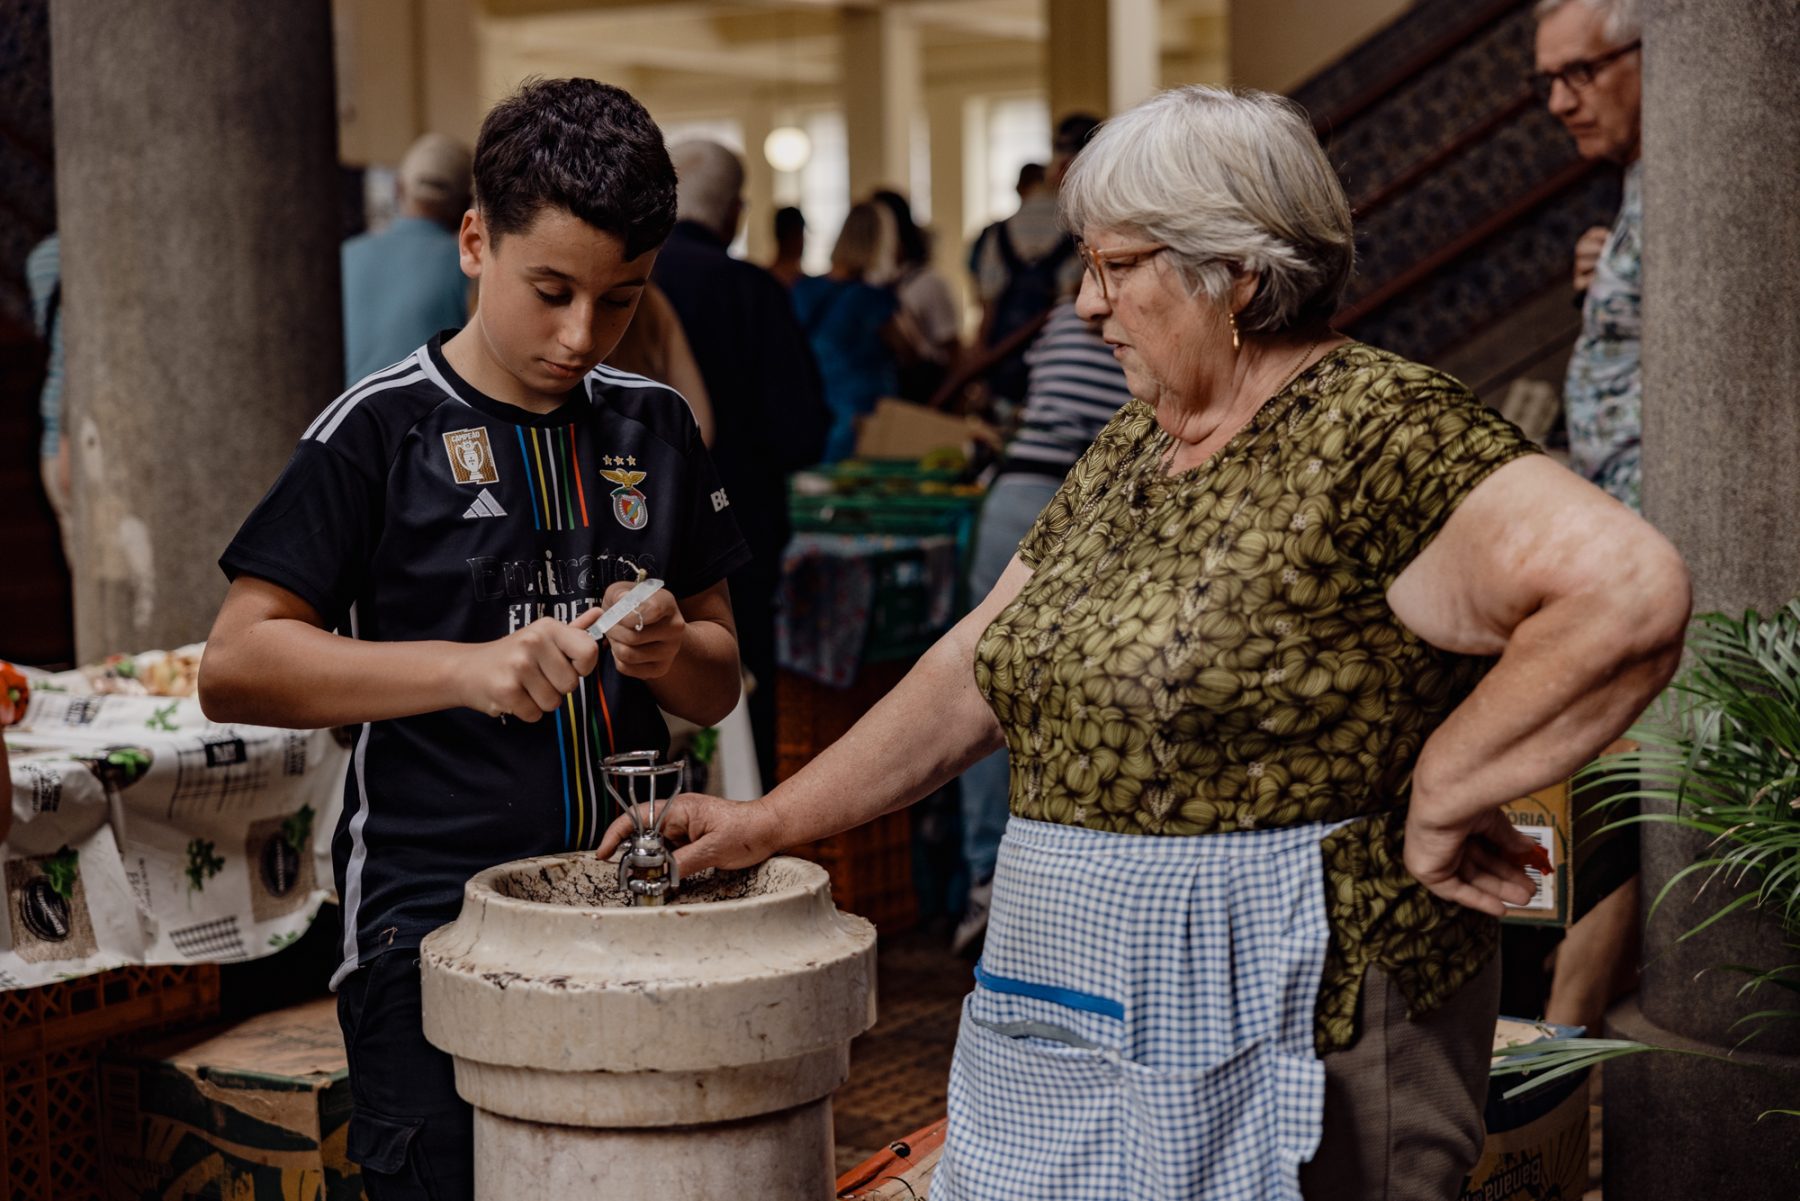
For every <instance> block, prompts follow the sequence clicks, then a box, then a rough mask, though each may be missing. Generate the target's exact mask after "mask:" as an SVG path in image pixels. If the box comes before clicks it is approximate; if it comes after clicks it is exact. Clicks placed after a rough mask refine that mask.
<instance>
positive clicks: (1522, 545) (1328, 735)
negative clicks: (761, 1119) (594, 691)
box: [609, 87, 1688, 1201]
mask: <svg viewBox="0 0 1800 1201" xmlns="http://www.w3.org/2000/svg"><path fill="white" fill-rule="evenodd" d="M1061 203H1062V206H1063V212H1064V217H1065V220H1066V221H1067V223H1068V225H1069V226H1070V228H1071V229H1073V230H1074V231H1076V232H1077V233H1078V234H1079V236H1080V238H1081V241H1082V253H1083V256H1084V258H1085V261H1086V265H1087V275H1086V278H1085V280H1084V282H1083V285H1082V291H1081V297H1080V310H1081V312H1082V313H1083V314H1084V315H1086V316H1088V317H1090V318H1092V319H1095V320H1097V321H1099V322H1100V325H1101V330H1102V333H1103V335H1104V337H1105V338H1106V340H1107V341H1108V342H1109V343H1111V344H1112V345H1113V347H1114V353H1115V355H1116V356H1117V357H1118V359H1119V361H1120V363H1121V364H1122V365H1123V367H1124V369H1125V374H1126V377H1127V382H1128V383H1129V384H1130V387H1131V392H1132V395H1133V397H1134V399H1133V400H1132V401H1131V403H1129V404H1127V405H1125V407H1124V408H1123V409H1122V410H1121V411H1120V413H1119V415H1118V417H1117V418H1115V419H1114V420H1113V421H1112V423H1111V424H1110V425H1109V426H1108V427H1107V428H1106V430H1105V431H1104V432H1103V433H1102V434H1101V435H1100V437H1099V438H1098V440H1097V441H1096V442H1095V444H1094V446H1093V447H1092V449H1091V450H1089V452H1088V453H1087V455H1086V456H1085V457H1084V458H1083V459H1082V460H1081V461H1080V463H1079V464H1078V465H1077V466H1076V467H1075V469H1074V470H1073V471H1072V472H1071V473H1070V475H1069V477H1068V479H1067V480H1066V481H1065V483H1064V484H1063V486H1062V489H1061V491H1059V492H1058V493H1057V495H1056V497H1055V499H1054V500H1052V501H1051V502H1050V504H1049V506H1048V507H1047V508H1046V509H1045V510H1044V512H1043V514H1042V515H1041V516H1040V517H1039V519H1038V522H1037V525H1036V526H1035V527H1034V528H1033V529H1032V531H1031V532H1030V533H1029V534H1028V535H1027V537H1026V538H1025V540H1024V542H1023V543H1022V544H1021V545H1020V546H1019V550H1018V554H1017V556H1016V558H1015V559H1014V560H1013V562H1012V564H1011V566H1010V567H1009V568H1008V569H1007V571H1006V572H1005V574H1004V575H1003V576H1002V577H1001V579H1000V581H999V583H998V584H997V585H996V586H995V588H994V590H993V591H992V593H990V594H989V596H988V597H987V599H986V600H985V601H984V602H983V603H982V604H981V605H980V606H979V607H978V608H977V609H976V610H975V612H974V613H972V614H971V615H970V616H969V617H968V618H967V619H965V620H964V621H963V622H962V623H960V624H959V625H958V626H956V628H955V629H953V630H952V631H951V632H950V633H949V634H947V635H945V637H944V638H943V640H942V641H941V642H939V643H938V645H937V646H935V647H934V648H933V649H932V650H931V651H930V652H929V653H928V654H927V655H926V656H925V657H924V658H923V659H922V660H921V661H920V662H919V664H918V666H917V667H916V668H915V669H914V670H913V671H912V673H911V674H910V675H908V676H907V678H906V679H905V681H904V682H903V683H901V684H900V685H899V686H898V687H897V688H896V689H895V690H894V691H893V693H892V694H891V695H889V696H888V697H887V698H886V699H885V700H883V701H882V703H881V704H880V705H878V706H877V707H876V708H875V709H874V710H872V711H871V712H870V713H869V714H868V715H867V716H866V717H864V719H863V720H862V721H861V722H860V723H858V725H857V726H856V727H855V728H854V729H853V730H851V731H850V733H848V734H846V735H845V736H844V738H843V739H841V740H840V741H839V742H838V743H837V744H836V745H834V746H832V747H831V748H829V749H828V750H826V751H825V752H824V753H823V754H821V755H820V756H819V757H818V758H817V760H815V761H814V762H813V763H812V764H810V765H809V766H808V767H807V768H806V770H804V771H802V772H800V773H799V774H798V775H796V776H795V777H793V778H792V779H790V780H788V781H787V782H785V783H784V784H782V785H781V786H780V787H779V788H777V789H776V790H775V791H774V792H773V793H771V794H770V795H769V796H768V797H766V798H764V799H763V800H761V801H759V802H755V803H751V804H736V803H729V802H723V801H719V800H717V799H714V798H706V797H698V796H690V797H686V798H683V799H682V800H681V801H679V802H677V805H676V806H675V808H674V810H673V816H672V818H671V820H670V828H671V829H673V830H674V831H675V832H676V833H677V834H678V835H680V836H681V837H683V838H684V839H686V840H688V845H686V846H685V847H683V848H682V850H681V852H680V854H679V855H678V858H679V859H680V861H681V865H682V869H683V871H684V872H685V871H692V870H695V869H699V868H702V867H706V866H708V865H715V864H717V865H740V864H748V863H752V862H755V861H757V860H760V859H761V858H763V857H764V856H766V855H768V854H770V853H771V852H773V851H775V850H776V849H778V848H780V847H785V846H791V845H793V844H796V843H800V842H805V841H807V840H809V839H813V838H817V837H820V836H822V835H825V834H827V833H830V832H832V831H836V830H841V829H844V828H845V827H848V826H851V825H853V824H855V823H858V822H862V821H865V820H867V819H869V818H871V817H873V816H875V815H876V814H879V813H882V812H885V811H887V810H891V809H895V808H898V807H900V806H902V805H905V804H907V803H909V802H910V801H912V800H914V799H915V798H917V797H919V796H920V795H922V794H924V793H926V792H928V791H929V790H930V789H932V788H933V787H934V786H936V785H937V784H938V783H939V782H940V781H943V780H945V779H947V778H948V777H950V776H952V775H955V774H956V773H957V772H958V771H959V770H961V769H962V768H964V767H965V766H967V765H968V764H969V763H971V762H972V761H974V760H975V759H977V758H979V757H980V756H981V755H983V754H984V753H986V752H988V751H989V750H991V749H993V748H996V747H999V746H1000V745H1002V744H1003V743H1004V745H1005V746H1006V748H1007V750H1008V751H1009V753H1010V756H1011V764H1012V766H1011V771H1012V792H1011V807H1012V818H1011V821H1010V823H1009V825H1008V828H1007V832H1006V837H1005V840H1004V842H1003V843H1002V846H1001V851H1000V859H999V863H998V866H997V872H996V876H995V880H994V896H993V908H992V913H991V919H990V925H989V931H988V938H987V945H986V952H985V955H984V957H983V960H982V962H981V964H980V965H979V966H978V967H977V969H976V973H975V982H976V983H975V989H974V991H973V993H972V994H971V995H970V996H969V998H968V1000H967V1001H966V1002H965V1006H964V1011H963V1023H962V1029H961V1034H960V1037H959V1039H958V1044H957V1052H956V1059H955V1063H954V1066H953V1067H952V1069H951V1079H950V1128H949V1129H950V1133H949V1141H948V1144H947V1150H946V1153H945V1157H944V1160H943V1162H942V1165H941V1167H940V1169H939V1172H938V1175H937V1178H936V1180H935V1181H934V1183H933V1186H932V1197H933V1201H946V1199H949V1201H966V1199H973V1198H981V1199H994V1201H999V1199H1002V1198H1005V1199H1017V1198H1023V1197H1030V1198H1034V1199H1043V1198H1071V1199H1076V1198H1079V1199H1082V1201H1093V1199H1095V1198H1112V1197H1118V1198H1127V1197H1129V1198H1133V1199H1140V1198H1169V1199H1175V1198H1206V1199H1207V1201H1221V1199H1233V1198H1244V1199H1247V1201H1248V1199H1252V1198H1254V1199H1264V1198H1298V1197H1306V1198H1325V1197H1330V1198H1336V1199H1343V1198H1363V1197H1367V1198H1387V1199H1399V1198H1420V1199H1424V1198H1432V1199H1434V1201H1441V1199H1442V1198H1445V1197H1453V1196H1455V1195H1456V1192H1457V1189H1458V1187H1459V1184H1460V1180H1461V1177H1462V1175H1463V1173H1464V1172H1465V1171H1466V1170H1467V1168H1468V1167H1469V1166H1470V1165H1471V1164H1472V1163H1473V1162H1474V1160H1475V1158H1476V1156H1477V1154H1478V1152H1479V1150H1480V1143H1481V1138H1482V1125H1481V1109H1482V1101H1483V1097H1484V1093H1485V1087H1486V1079H1487V1062H1488V1053H1489V1044H1490V1040H1491V1036H1492V1031H1493V1021H1494V1015H1495V1008H1496V1004H1497V1000H1496V997H1497V985H1498V978H1497V977H1498V968H1497V966H1496V964H1495V959H1494V950H1495V943H1496V937H1497V926H1496V923H1495V920H1494V919H1495V917H1496V916H1498V915H1499V914H1500V913H1501V912H1502V909H1503V905H1504V903H1505V902H1508V901H1511V902H1515V903H1516V902H1521V901H1523V900H1525V899H1526V898H1527V897H1528V895H1529V887H1528V884H1527V878H1526V876H1525V873H1524V872H1523V870H1522V869H1521V867H1520V866H1519V865H1520V863H1522V862H1524V861H1525V860H1526V859H1527V855H1526V851H1527V848H1528V844H1527V843H1526V842H1525V840H1524V839H1523V838H1522V837H1521V836H1519V835H1518V834H1517V833H1516V832H1514V831H1513V830H1512V828H1511V827H1510V826H1509V825H1508V823H1507V821H1506V820H1505V818H1504V817H1503V816H1502V814H1501V812H1500V806H1501V805H1502V804H1503V803H1505V802H1506V801H1508V800H1510V799H1512V798H1514V797H1518V796H1521V795H1523V794H1524V793H1526V792H1529V791H1530V790H1532V789H1534V788H1537V787H1539V786H1542V785H1544V784H1546V783H1549V782H1550V781H1553V780H1556V779H1559V778H1561V777H1564V776H1567V775H1568V774H1569V773H1570V772H1571V771H1573V770H1574V769H1575V768H1577V767H1579V766H1580V765H1581V764H1583V763H1584V762H1586V761H1587V760H1588V759H1590V758H1591V757H1592V756H1593V755H1594V754H1595V753H1596V752H1597V751H1598V750H1599V749H1600V748H1601V747H1602V746H1604V745H1605V744H1606V743H1607V742H1608V741H1609V740H1610V739H1612V738H1613V737H1614V736H1615V735H1616V734H1618V732H1619V731H1620V730H1622V729H1623V728H1624V727H1625V726H1626V725H1628V724H1629V723H1630V721H1631V720H1632V719H1633V718H1634V717H1635V716H1636V715H1637V714H1638V713H1639V711H1640V710H1641V709H1642V708H1643V707H1644V705H1645V704H1646V703H1647V702H1648V700H1649V699H1650V698H1651V697H1652V696H1653V695H1654V694H1655V693H1656V691H1657V690H1658V689H1659V688H1660V687H1661V686H1662V684H1663V683H1664V682H1665V681H1666V680H1667V679H1668V677H1669V675H1670V674H1671V673H1672V671H1673V669H1674V666H1675V663H1676V659H1677V657H1678V654H1679V643H1680V638H1681V634H1682V631H1683V628H1684V625H1685V621H1686V618H1687V614H1688V585H1687V576H1686V573H1685V570H1684V568H1683V566H1682V564H1681V561H1680V559H1679V558H1678V557H1677V556H1676V554H1675V552H1674V551H1673V550H1672V549H1671V548H1670V546H1669V545H1668V544H1667V543H1666V542H1665V541H1664V540H1663V539H1662V538H1661V537H1659V536H1658V535H1657V534H1656V533H1655V531H1653V530H1652V529H1651V528H1650V527H1649V526H1647V525H1646V524H1644V522H1643V521H1641V520H1640V519H1639V518H1637V517H1636V516H1634V515H1633V514H1632V513H1631V512H1630V511H1629V510H1627V509H1626V508H1625V507H1624V506H1622V505H1620V504H1618V503H1617V502H1616V501H1613V500H1611V499H1610V498H1608V497H1607V496H1606V495H1605V494H1604V493H1602V492H1601V491H1599V490H1598V489H1596V488H1595V487H1593V486H1592V485H1590V484H1588V483H1586V482H1585V481H1583V480H1581V479H1580V478H1579V477H1577V476H1575V475H1573V474H1572V473H1570V472H1568V471H1566V470H1564V469H1562V468H1561V467H1558V466H1557V465H1556V464H1554V463H1552V462H1551V461H1549V460H1548V459H1546V458H1545V457H1544V456H1542V455H1540V454H1537V453H1535V448H1534V447H1532V446H1531V445H1529V444H1528V443H1527V442H1526V441H1525V440H1524V439H1523V438H1522V437H1521V436H1520V434H1519V433H1518V432H1517V431H1516V430H1515V429H1514V428H1513V427H1512V426H1510V425H1509V424H1507V423H1506V422H1505V421H1504V420H1502V419H1501V418H1500V417H1499V416H1498V415H1496V414H1495V413H1493V412H1491V411H1490V410H1488V409H1486V408H1484V407H1483V406H1482V405H1481V404H1480V403H1478V402H1477V401H1476V400H1475V399H1474V397H1472V396H1471V395H1470V394H1469V392H1468V391H1467V389H1465V388H1464V387H1463V386H1462V385H1460V384H1459V383H1457V382H1456V381H1455V380H1453V379H1450V378H1449V377H1447V376H1445V375H1442V374H1440V373H1438V372H1436V371H1433V370H1431V369H1429V368H1426V367H1422V366H1419V365H1417V364H1414V363H1409V362H1406V361H1405V360H1402V359H1400V358H1397V357H1395V356H1394V355H1391V354H1388V353H1386V352H1384V351H1381V350H1377V349H1375V348H1373V347H1370V346H1364V345H1360V344H1357V343H1355V342H1352V341H1349V340H1347V339H1345V338H1343V337H1341V336H1339V335H1336V334H1334V333H1332V332H1331V330H1330V328H1329V327H1328V325H1327V321H1328V319H1329V318H1330V316H1331V314H1332V312H1333V310H1334V309H1335V308H1336V306H1337V303H1338V297H1339V294H1340V291H1341V290H1342V288H1343V285H1344V281H1345V279H1346V277H1347V276H1348V275H1349V273H1350V264H1351V244H1352V242H1351V228H1350V214H1349V209H1348V206H1347V204H1346V203H1345V199H1344V194H1343V191H1342V189H1341V187H1340V185H1339V183H1338V181H1337V179H1336V177H1335V175H1334V174H1333V172H1332V170H1331V167H1330V165H1329V164H1328V163H1327V161H1326V159H1325V156H1324V155H1323V154H1322V153H1321V151H1320V149H1319V146H1318V143H1317V141H1316V140H1315V139H1314V137H1313V134H1312V130H1311V128H1310V125H1309V123H1308V122H1307V120H1306V118H1305V116H1304V114H1302V113H1301V112H1300V111H1299V110H1298V109H1297V108H1296V107H1295V106H1294V105H1292V104H1291V103H1289V102H1288V101H1285V100H1282V99H1280V98H1278V97H1275V96H1270V95H1265V94H1261V93H1255V92H1250V93H1236V94H1234V93H1228V92H1224V91H1220V90H1217V89H1213V88H1199V87H1194V88H1183V89H1180V90H1177V91H1172V92H1166V93H1164V94H1162V95H1160V96H1158V97H1156V98H1154V99H1152V100H1150V101H1148V102H1147V103H1145V104H1144V105H1142V106H1140V107H1139V108H1136V109H1134V110H1132V111H1131V112H1128V113H1126V114H1124V115H1123V116H1121V117H1118V118H1117V119H1115V120H1113V121H1111V122H1109V123H1108V124H1107V125H1105V126H1103V127H1102V128H1101V130H1100V132H1099V133H1098V134H1097V135H1096V137H1095V138H1094V140H1093V141H1092V142H1091V143H1090V145H1089V146H1088V148H1087V149H1086V150H1084V151H1083V152H1082V154H1081V156H1080V157H1079V158H1078V159H1077V160H1076V162H1075V164H1074V166H1073V168H1072V169H1071V170H1070V172H1069V175H1068V178H1067V180H1066V182H1065V183H1064V186H1063V191H1062V201H1061ZM616 831H617V827H615V832H616ZM609 845H610V844H609Z"/></svg>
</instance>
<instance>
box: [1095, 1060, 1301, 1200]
mask: <svg viewBox="0 0 1800 1201" xmlns="http://www.w3.org/2000/svg"><path fill="white" fill-rule="evenodd" d="M1272 1060H1273V1053H1272V1052H1271V1050H1270V1049H1269V1048H1268V1047H1267V1046H1265V1045H1263V1044H1260V1043H1258V1044H1252V1045H1251V1046H1248V1047H1245V1048H1243V1049H1242V1050H1240V1051H1239V1052H1238V1053H1237V1054H1235V1055H1233V1056H1231V1057H1230V1058H1228V1059H1225V1060H1223V1061H1221V1062H1219V1063H1217V1064H1213V1065H1212V1066H1209V1067H1206V1068H1203V1069H1200V1070H1197V1071H1172V1070H1168V1069H1163V1068H1147V1067H1144V1066H1143V1065H1141V1064H1135V1063H1129V1062H1126V1061H1124V1060H1117V1061H1115V1062H1114V1064H1113V1067H1114V1069H1115V1071H1116V1073H1117V1076H1116V1079H1117V1087H1118V1090H1119V1094H1120V1100H1119V1108H1120V1112H1121V1118H1122V1122H1121V1125H1122V1134H1123V1137H1124V1139H1125V1161H1126V1175H1125V1177H1124V1178H1123V1180H1122V1181H1121V1182H1120V1183H1121V1184H1123V1185H1124V1186H1125V1187H1123V1188H1121V1189H1120V1190H1119V1191H1118V1194H1117V1195H1119V1196H1128V1197H1131V1198H1133V1199H1134V1201H1136V1199H1139V1198H1141V1199H1142V1201H1190V1199H1192V1198H1200V1197H1257V1198H1265V1199H1267V1201H1289V1199H1291V1201H1300V1190H1299V1177H1298V1173H1297V1167H1298V1165H1297V1164H1293V1163H1291V1162H1289V1163H1281V1162H1277V1161H1276V1159H1275V1158H1274V1157H1272V1156H1271V1155H1270V1154H1269V1152H1270V1146H1269V1142H1270V1132H1271V1126H1272V1125H1273V1124H1274V1123H1275V1120H1276V1110H1277V1104H1276V1102H1277V1097H1276V1089H1275V1080H1274V1079H1273V1076H1272V1073H1271V1071H1270V1069H1271V1066H1272ZM1282 1159H1284V1160H1285V1159H1286V1157H1285V1156H1284V1157H1282ZM1284 1179H1285V1184H1284V1183H1282V1182H1283V1180H1284Z"/></svg>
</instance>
